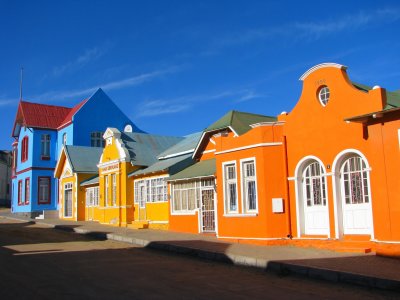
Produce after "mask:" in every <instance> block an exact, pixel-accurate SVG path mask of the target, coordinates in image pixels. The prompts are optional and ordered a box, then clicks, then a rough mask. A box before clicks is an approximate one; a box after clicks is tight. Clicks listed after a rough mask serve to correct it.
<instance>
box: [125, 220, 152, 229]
mask: <svg viewBox="0 0 400 300" xmlns="http://www.w3.org/2000/svg"><path fill="white" fill-rule="evenodd" d="M128 227H129V228H132V229H147V228H149V221H133V222H132V223H131V224H128Z"/></svg>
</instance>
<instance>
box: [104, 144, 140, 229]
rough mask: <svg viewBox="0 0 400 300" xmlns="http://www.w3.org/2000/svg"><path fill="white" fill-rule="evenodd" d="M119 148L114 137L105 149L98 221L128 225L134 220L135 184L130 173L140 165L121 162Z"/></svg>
mask: <svg viewBox="0 0 400 300" xmlns="http://www.w3.org/2000/svg"><path fill="white" fill-rule="evenodd" d="M119 160H120V154H119V149H118V147H117V143H116V141H115V139H114V138H112V143H111V144H110V145H106V147H105V148H104V151H103V155H102V159H101V162H100V164H104V165H103V166H100V168H99V195H100V196H99V208H98V210H99V212H98V213H97V216H98V221H99V222H101V223H104V224H111V225H115V226H126V225H127V224H129V223H131V222H132V221H133V206H132V205H133V195H132V193H133V191H132V188H133V185H132V183H129V182H131V180H130V179H128V174H129V173H130V172H132V171H134V170H136V169H138V167H135V166H132V165H131V163H130V162H120V161H119ZM112 175H115V176H116V201H115V205H112ZM106 177H108V185H109V188H108V201H107V203H106V184H105V182H106V179H105V178H106Z"/></svg>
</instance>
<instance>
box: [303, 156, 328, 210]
mask: <svg viewBox="0 0 400 300" xmlns="http://www.w3.org/2000/svg"><path fill="white" fill-rule="evenodd" d="M303 192H304V201H305V202H306V203H305V204H306V205H307V206H309V207H311V206H317V205H323V206H325V205H326V183H325V176H324V170H323V169H322V166H321V164H320V163H319V162H317V161H314V162H312V163H310V164H309V165H308V166H307V167H305V169H304V171H303Z"/></svg>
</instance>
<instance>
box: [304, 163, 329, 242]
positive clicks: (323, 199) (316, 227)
mask: <svg viewBox="0 0 400 300" xmlns="http://www.w3.org/2000/svg"><path fill="white" fill-rule="evenodd" d="M297 169H298V171H297V174H298V176H297V188H298V192H297V196H298V201H297V204H298V212H299V214H298V215H299V221H300V224H299V225H300V232H301V234H305V235H328V236H329V213H328V200H327V186H326V173H325V169H324V167H323V165H322V163H321V162H319V161H318V160H317V159H314V158H308V159H305V160H303V162H302V163H300V165H299V167H298V168H297Z"/></svg>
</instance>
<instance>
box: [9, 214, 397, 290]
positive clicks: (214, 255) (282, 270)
mask: <svg viewBox="0 0 400 300" xmlns="http://www.w3.org/2000/svg"><path fill="white" fill-rule="evenodd" d="M3 217H4V218H7V219H12V220H17V221H28V222H32V223H35V224H38V225H45V226H49V227H51V228H54V229H57V230H62V231H66V232H75V233H78V234H83V235H87V236H90V237H93V238H95V239H99V240H113V241H118V242H124V243H128V244H133V245H137V246H141V247H146V248H151V249H156V250H162V251H168V252H173V253H177V254H184V255H189V256H194V257H199V258H202V259H207V260H212V261H217V262H222V263H228V264H233V265H237V266H245V267H255V268H259V269H263V270H265V271H270V272H274V273H277V274H279V275H283V276H288V275H300V276H305V277H309V278H313V279H322V280H326V281H331V282H341V283H347V284H353V285H360V286H364V287H368V288H377V289H385V290H394V291H400V281H397V280H392V279H385V278H377V277H372V276H367V275H362V274H355V273H351V272H343V271H336V270H330V269H322V268H318V267H310V266H303V265H297V264H293V263H288V262H283V261H269V260H267V259H263V258H255V257H249V256H243V255H235V254H229V253H221V252H216V251H209V250H204V249H198V248H195V247H189V246H182V245H175V244H173V243H169V242H168V241H156V242H154V241H148V240H144V239H139V238H135V237H130V236H126V235H121V234H116V233H105V232H97V231H92V230H90V229H83V228H74V227H70V226H68V225H54V224H49V223H46V222H43V221H41V220H35V219H22V218H13V217H8V216H3Z"/></svg>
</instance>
